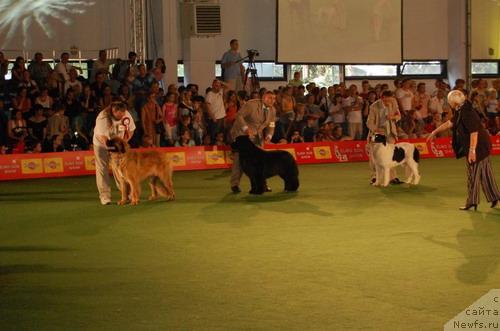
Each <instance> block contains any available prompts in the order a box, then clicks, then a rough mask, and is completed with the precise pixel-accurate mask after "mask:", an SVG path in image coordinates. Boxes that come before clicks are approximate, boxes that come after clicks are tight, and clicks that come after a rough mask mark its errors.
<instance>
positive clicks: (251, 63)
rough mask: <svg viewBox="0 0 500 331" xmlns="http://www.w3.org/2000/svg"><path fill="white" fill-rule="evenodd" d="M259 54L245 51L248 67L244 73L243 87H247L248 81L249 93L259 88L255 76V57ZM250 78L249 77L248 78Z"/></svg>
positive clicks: (251, 50)
mask: <svg viewBox="0 0 500 331" xmlns="http://www.w3.org/2000/svg"><path fill="white" fill-rule="evenodd" d="M259 55H260V53H259V51H258V50H256V49H247V58H248V67H247V70H246V72H245V79H244V82H243V83H244V85H245V86H247V81H248V79H250V83H251V87H250V89H251V91H252V92H253V91H257V90H258V89H259V88H260V84H259V77H258V76H257V68H256V67H255V57H256V56H259ZM249 76H250V77H249Z"/></svg>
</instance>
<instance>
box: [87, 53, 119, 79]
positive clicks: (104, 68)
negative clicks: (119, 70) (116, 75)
mask: <svg viewBox="0 0 500 331" xmlns="http://www.w3.org/2000/svg"><path fill="white" fill-rule="evenodd" d="M113 63H114V61H110V60H108V59H107V54H106V50H104V49H101V50H100V51H99V58H98V59H97V60H95V61H94V63H92V73H91V74H90V82H91V83H93V82H94V81H95V75H96V74H97V73H98V72H104V73H105V74H106V78H109V74H110V72H109V66H110V65H112V64H113Z"/></svg>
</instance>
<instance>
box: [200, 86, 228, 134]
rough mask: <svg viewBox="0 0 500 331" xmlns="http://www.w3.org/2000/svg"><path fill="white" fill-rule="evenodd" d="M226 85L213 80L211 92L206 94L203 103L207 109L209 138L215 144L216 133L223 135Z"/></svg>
mask: <svg viewBox="0 0 500 331" xmlns="http://www.w3.org/2000/svg"><path fill="white" fill-rule="evenodd" d="M226 86H227V85H226V84H224V83H223V82H221V81H220V80H217V79H214V81H213V82H212V90H211V91H210V92H208V93H207V95H206V98H205V103H206V104H207V107H208V115H209V116H210V119H211V121H210V122H209V130H210V137H211V139H212V143H215V136H216V135H217V133H220V132H222V133H224V118H225V117H226V107H225V106H224V90H223V87H226Z"/></svg>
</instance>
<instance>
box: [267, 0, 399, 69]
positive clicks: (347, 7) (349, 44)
mask: <svg viewBox="0 0 500 331" xmlns="http://www.w3.org/2000/svg"><path fill="white" fill-rule="evenodd" d="M401 2H402V0H277V11H276V16H277V18H276V19H277V45H276V46H277V47H276V55H277V61H278V62H282V63H400V62H401V60H402V42H401V34H402V32H401V30H402V26H401V24H402V22H401V16H402V15H401V13H402V10H401V9H402V4H401Z"/></svg>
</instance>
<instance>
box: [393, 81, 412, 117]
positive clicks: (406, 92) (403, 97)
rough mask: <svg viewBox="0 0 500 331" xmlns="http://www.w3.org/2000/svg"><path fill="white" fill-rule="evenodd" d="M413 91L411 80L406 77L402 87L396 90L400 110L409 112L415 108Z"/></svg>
mask: <svg viewBox="0 0 500 331" xmlns="http://www.w3.org/2000/svg"><path fill="white" fill-rule="evenodd" d="M413 98H414V95H413V92H412V91H411V81H410V80H409V79H404V80H403V82H402V83H401V88H398V89H397V90H396V99H397V100H398V105H399V110H400V111H401V112H403V113H407V112H409V111H410V110H412V109H413Z"/></svg>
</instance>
